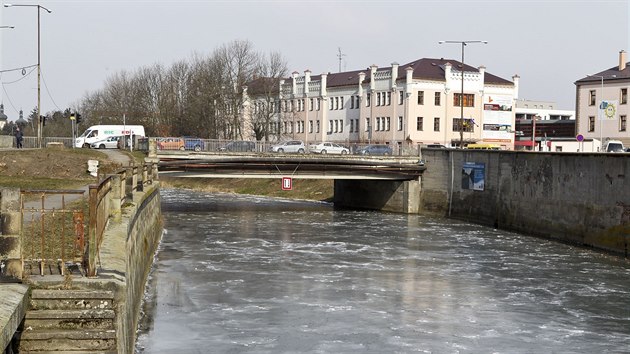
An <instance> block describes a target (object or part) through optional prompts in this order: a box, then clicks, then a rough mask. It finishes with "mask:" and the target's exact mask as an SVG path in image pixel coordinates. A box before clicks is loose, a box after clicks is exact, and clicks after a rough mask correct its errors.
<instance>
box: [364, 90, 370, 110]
mask: <svg viewBox="0 0 630 354" xmlns="http://www.w3.org/2000/svg"><path fill="white" fill-rule="evenodd" d="M365 107H370V94H369V93H368V94H367V96H366V99H365Z"/></svg>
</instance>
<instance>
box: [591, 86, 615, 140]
mask: <svg viewBox="0 0 630 354" xmlns="http://www.w3.org/2000/svg"><path fill="white" fill-rule="evenodd" d="M586 76H588V77H598V78H599V79H600V80H601V83H602V84H601V92H600V95H601V99H600V100H599V102H600V103H599V106H598V107H599V109H600V110H601V109H603V107H602V105H603V103H604V78H606V77H607V78H614V77H617V75H588V74H586ZM597 118H598V119H599V151H602V150H603V149H604V136H603V131H602V121H603V120H604V117H602V116H601V114H598V117H597Z"/></svg>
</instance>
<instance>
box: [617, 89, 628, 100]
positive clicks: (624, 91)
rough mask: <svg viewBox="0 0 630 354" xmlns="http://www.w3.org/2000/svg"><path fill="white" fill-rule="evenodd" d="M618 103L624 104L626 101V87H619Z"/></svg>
mask: <svg viewBox="0 0 630 354" xmlns="http://www.w3.org/2000/svg"><path fill="white" fill-rule="evenodd" d="M619 101H620V102H619V103H620V104H626V103H628V89H627V88H622V89H621V97H620V99H619Z"/></svg>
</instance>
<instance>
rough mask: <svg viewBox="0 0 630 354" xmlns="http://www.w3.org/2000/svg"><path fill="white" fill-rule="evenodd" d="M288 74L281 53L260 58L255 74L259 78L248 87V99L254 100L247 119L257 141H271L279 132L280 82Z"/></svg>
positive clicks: (273, 53) (251, 102)
mask: <svg viewBox="0 0 630 354" xmlns="http://www.w3.org/2000/svg"><path fill="white" fill-rule="evenodd" d="M287 72H288V66H287V62H286V60H284V59H283V58H282V55H281V54H280V53H278V52H272V53H270V54H269V55H268V56H266V55H261V56H260V60H259V62H258V65H257V67H256V73H255V75H256V76H257V77H258V78H256V79H254V80H252V81H251V82H249V83H248V85H247V88H248V91H247V97H252V99H251V100H249V101H250V105H249V112H248V113H249V117H247V118H246V119H245V122H246V123H247V124H248V125H249V126H250V129H251V130H252V131H253V132H254V135H255V137H256V140H263V139H264V140H265V141H269V140H270V138H271V136H272V135H273V134H277V133H278V132H279V112H280V102H279V100H278V97H279V96H278V93H279V90H280V80H281V79H282V78H283V77H285V76H286V75H287Z"/></svg>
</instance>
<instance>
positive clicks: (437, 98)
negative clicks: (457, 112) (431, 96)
mask: <svg viewBox="0 0 630 354" xmlns="http://www.w3.org/2000/svg"><path fill="white" fill-rule="evenodd" d="M441 99H442V97H441V94H440V92H436V93H435V101H434V103H435V105H436V106H439V105H440V104H441V103H442V102H441Z"/></svg>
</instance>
